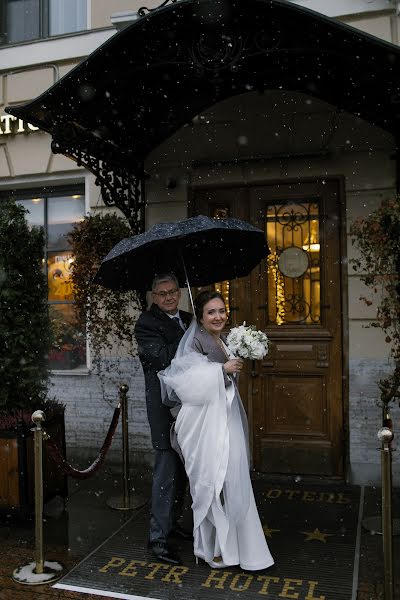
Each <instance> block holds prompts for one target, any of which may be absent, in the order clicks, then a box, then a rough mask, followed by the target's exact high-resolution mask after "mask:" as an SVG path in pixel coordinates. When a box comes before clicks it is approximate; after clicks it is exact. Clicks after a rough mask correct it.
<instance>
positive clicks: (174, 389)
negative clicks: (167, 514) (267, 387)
mask: <svg viewBox="0 0 400 600" xmlns="http://www.w3.org/2000/svg"><path fill="white" fill-rule="evenodd" d="M197 327H198V326H197V322H196V320H195V319H194V320H193V321H192V323H191V325H190V327H189V329H188V330H187V331H186V332H185V334H184V336H183V337H182V340H181V342H180V344H179V346H178V350H177V352H176V355H175V358H174V359H173V360H172V362H171V365H170V366H169V367H168V368H167V369H165V370H164V371H161V372H160V373H158V377H159V379H160V384H161V393H162V398H163V402H164V403H165V404H166V405H168V406H170V407H172V406H177V405H181V408H180V410H179V414H178V416H177V419H176V422H175V432H176V435H177V439H178V443H179V446H180V449H181V451H182V455H183V458H184V462H185V469H186V472H187V475H188V477H189V481H190V491H191V495H192V499H193V505H192V508H193V515H194V530H195V532H196V528H197V527H199V526H200V525H201V523H202V522H203V520H204V519H205V517H206V515H207V513H208V511H209V508H210V506H211V504H212V503H213V502H216V504H217V506H218V508H219V510H220V512H221V518H222V519H226V527H225V528H224V529H226V532H227V530H228V527H229V522H232V521H233V522H237V521H239V520H241V519H242V518H244V516H245V514H246V513H247V510H248V506H249V500H250V488H249V485H248V484H246V483H244V482H247V481H249V477H248V471H249V462H248V439H247V419H246V416H245V413H244V410H243V407H242V403H241V400H240V397H239V394H238V392H237V388H236V385H235V383H234V382H233V381H232V384H231V385H229V386H228V387H227V388H226V387H225V380H224V375H223V369H222V365H221V363H218V362H212V361H210V360H209V359H208V358H207V357H206V356H204V355H203V354H200V353H199V352H196V351H194V350H193V348H192V346H193V339H194V337H195V335H196V331H197ZM245 471H246V473H245ZM245 475H246V476H245ZM221 492H222V494H221ZM195 537H196V536H195ZM221 541H222V540H220V542H221Z"/></svg>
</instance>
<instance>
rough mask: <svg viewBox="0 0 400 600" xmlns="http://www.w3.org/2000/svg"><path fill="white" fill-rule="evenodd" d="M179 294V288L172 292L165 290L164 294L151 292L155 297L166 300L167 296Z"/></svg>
mask: <svg viewBox="0 0 400 600" xmlns="http://www.w3.org/2000/svg"><path fill="white" fill-rule="evenodd" d="M178 292H179V288H175V289H174V290H166V291H165V292H164V291H163V292H153V294H155V295H156V296H160V297H161V298H167V297H168V296H176V294H177V293H178Z"/></svg>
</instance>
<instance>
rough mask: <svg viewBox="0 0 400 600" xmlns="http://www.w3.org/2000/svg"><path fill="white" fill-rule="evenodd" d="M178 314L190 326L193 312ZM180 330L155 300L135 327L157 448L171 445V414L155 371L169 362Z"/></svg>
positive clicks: (150, 421)
mask: <svg viewBox="0 0 400 600" xmlns="http://www.w3.org/2000/svg"><path fill="white" fill-rule="evenodd" d="M179 316H180V318H181V320H182V322H183V323H184V325H185V327H186V328H187V327H189V325H190V322H191V320H192V315H191V314H190V313H188V312H185V311H183V310H180V311H179ZM183 333H184V331H183V329H182V328H181V327H180V325H179V324H178V323H177V322H176V321H174V320H173V319H171V318H170V317H169V316H168V315H167V314H166V313H164V312H163V311H162V310H161V309H160V308H158V306H157V305H156V304H152V305H151V307H150V308H149V310H147V311H146V312H144V313H142V314H141V315H140V317H139V319H138V321H137V323H136V327H135V337H136V340H137V342H138V353H139V358H140V361H141V363H142V366H143V371H144V379H145V384H146V404H147V416H148V419H149V423H150V429H151V439H152V442H153V446H154V448H156V449H158V450H167V449H169V448H171V444H170V427H171V422H172V416H171V413H170V411H169V408H168V407H167V406H165V405H164V404H163V403H162V401H161V391H160V381H159V379H158V377H157V373H158V371H162V370H163V369H165V368H166V367H168V366H169V365H170V363H171V360H172V359H173V358H174V356H175V353H176V350H177V348H178V345H179V342H180V340H181V338H182V336H183Z"/></svg>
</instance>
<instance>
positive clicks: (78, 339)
mask: <svg viewBox="0 0 400 600" xmlns="http://www.w3.org/2000/svg"><path fill="white" fill-rule="evenodd" d="M13 197H14V198H15V200H16V201H17V202H18V204H21V205H22V206H24V208H26V210H27V211H28V212H27V214H26V218H27V221H28V223H29V224H30V225H31V226H35V225H36V226H41V227H44V229H45V232H46V247H45V261H44V269H45V272H46V276H47V282H48V303H49V312H50V318H51V323H52V328H53V335H54V342H53V348H52V350H51V352H50V356H49V366H50V368H51V369H54V370H58V369H63V370H65V369H68V370H71V369H79V368H82V367H86V335H85V331H82V329H80V328H79V327H78V325H77V322H76V318H75V310H74V289H73V285H72V281H71V268H72V265H73V262H74V257H73V255H72V252H71V250H70V247H69V243H68V240H67V234H68V233H69V232H70V231H71V229H72V228H73V227H74V225H75V223H77V222H79V221H81V220H82V219H83V218H84V215H85V196H84V193H83V190H82V189H79V188H77V189H73V190H71V189H69V190H66V191H62V192H61V191H54V192H52V193H46V194H44V193H41V192H39V191H38V192H35V193H32V192H31V193H29V194H27V193H23V194H15V195H13Z"/></svg>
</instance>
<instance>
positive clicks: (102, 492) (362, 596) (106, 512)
mask: <svg viewBox="0 0 400 600" xmlns="http://www.w3.org/2000/svg"><path fill="white" fill-rule="evenodd" d="M150 477H151V474H150V473H149V472H146V471H145V472H140V473H132V478H131V480H132V483H133V485H134V486H135V492H134V495H133V496H134V498H135V495H136V494H138V495H140V496H145V497H146V498H148V497H149V491H150V481H151V479H150ZM260 485H263V483H262V482H261V483H260V481H259V480H258V479H257V482H256V487H259V486H260ZM300 486H301V484H300ZM68 487H69V497H68V501H67V503H66V510H64V504H63V502H62V501H61V499H56V500H54V501H52V502H50V503H49V504H48V505H47V506H46V517H45V523H44V558H45V560H54V561H57V562H60V563H62V564H63V565H64V566H65V567H66V569H67V570H70V569H71V568H72V567H73V566H74V565H76V564H77V563H79V562H80V561H81V560H82V559H83V558H85V557H86V556H87V555H88V554H90V553H91V552H92V551H93V550H95V549H96V548H98V546H99V545H100V544H102V543H103V542H104V541H105V540H106V539H108V538H109V537H110V536H111V535H112V534H113V533H114V532H115V531H116V530H117V529H119V528H120V527H121V526H122V525H123V524H124V523H125V522H127V521H128V520H129V519H130V518H131V517H132V514H134V513H133V512H132V511H118V510H114V509H112V508H109V506H108V505H107V500H109V499H110V498H112V497H115V496H120V495H122V480H121V476H120V475H119V474H115V472H113V471H112V469H111V468H104V467H103V469H102V471H101V472H100V473H97V474H96V475H94V476H93V477H92V478H90V479H88V480H85V481H76V480H72V479H69V483H68ZM363 495H364V502H363V505H364V509H363V519H365V518H367V517H370V516H377V515H378V516H379V514H380V505H381V504H380V501H381V498H380V490H379V489H376V488H365V489H364V493H363ZM326 510H327V511H329V504H328V505H327V506H326ZM393 516H394V517H396V518H400V489H396V490H394V492H393ZM393 542H394V543H393V548H394V573H395V577H396V587H395V595H394V598H400V559H399V554H400V535H399V536H394V538H393ZM0 549H1V551H2V559H3V560H2V561H1V563H0V600H14V599H15V600H49V599H51V598H57V599H60V600H61V599H70V600H94V599H97V600H99V599H100V600H101V598H109V597H110V596H99V595H91V594H86V593H85V594H83V593H80V592H73V591H67V590H59V589H54V588H52V587H51V586H50V585H40V586H26V585H21V584H18V583H15V582H13V580H12V573H13V570H14V569H15V568H17V567H20V566H22V565H25V564H27V563H29V562H31V561H32V560H33V559H34V550H35V535H34V520H33V518H32V517H24V518H23V517H21V516H18V515H7V514H5V513H3V514H2V515H1V517H0ZM321 553H323V547H321ZM356 560H359V579H358V593H357V596H356V597H354V598H353V599H352V600H356V598H357V600H381V599H382V600H383V598H384V591H383V590H384V588H383V551H382V536H381V535H379V534H377V533H376V532H370V531H367V530H366V529H364V528H362V534H361V538H360V551H359V556H358V558H357V559H356ZM336 575H337V577H340V573H337V574H336ZM214 596H215V593H213V592H212V591H211V590H210V599H212V598H214ZM317 596H318V594H317ZM287 597H290V596H287ZM187 600H191V598H188V599H187ZM313 600H314V598H313ZM315 600H322V597H320V598H315ZM329 600H331V598H329ZM332 600H334V597H332Z"/></svg>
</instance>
